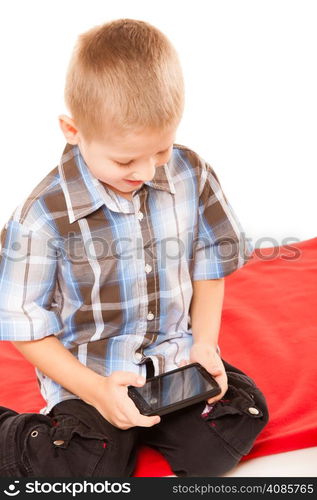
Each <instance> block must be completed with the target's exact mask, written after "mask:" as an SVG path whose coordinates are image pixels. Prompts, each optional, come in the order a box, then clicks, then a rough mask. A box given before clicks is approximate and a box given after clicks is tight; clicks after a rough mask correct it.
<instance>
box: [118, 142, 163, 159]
mask: <svg viewBox="0 0 317 500" xmlns="http://www.w3.org/2000/svg"><path fill="white" fill-rule="evenodd" d="M170 147H171V146H170V145H169V146H167V148H165V149H162V151H158V152H157V153H156V154H160V153H165V151H167V150H168V149H169V148H170ZM110 159H111V160H112V161H118V162H122V163H123V162H126V163H130V162H131V161H134V160H135V158H132V159H131V160H130V159H128V158H117V157H116V158H110Z"/></svg>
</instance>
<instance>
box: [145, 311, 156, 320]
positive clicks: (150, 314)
mask: <svg viewBox="0 0 317 500" xmlns="http://www.w3.org/2000/svg"><path fill="white" fill-rule="evenodd" d="M146 318H147V319H149V320H151V319H153V318H154V314H153V313H149V314H148V315H147V317H146Z"/></svg>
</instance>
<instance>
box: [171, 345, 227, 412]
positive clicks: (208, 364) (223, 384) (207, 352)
mask: <svg viewBox="0 0 317 500" xmlns="http://www.w3.org/2000/svg"><path fill="white" fill-rule="evenodd" d="M189 363H200V364H201V365H202V366H203V367H204V368H205V369H206V370H207V372H209V373H210V374H211V375H212V376H213V377H214V379H216V381H217V382H218V384H219V386H220V388H221V393H220V394H218V395H217V396H214V397H213V398H209V399H208V400H207V402H208V404H211V403H215V402H216V401H218V400H219V399H221V398H222V397H223V396H224V394H225V393H226V392H227V389H228V378H227V374H226V370H225V367H224V366H223V362H222V360H221V358H220V356H219V354H218V353H217V351H216V349H215V348H214V347H212V346H210V345H209V344H204V343H194V344H193V345H192V348H191V350H190V359H189V361H187V360H182V361H181V362H180V363H179V366H184V365H187V364H189Z"/></svg>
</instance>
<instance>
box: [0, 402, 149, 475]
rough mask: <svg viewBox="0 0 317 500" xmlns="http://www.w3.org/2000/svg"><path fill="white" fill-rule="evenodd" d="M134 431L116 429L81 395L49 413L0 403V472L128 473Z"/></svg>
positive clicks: (136, 431) (135, 435)
mask: <svg viewBox="0 0 317 500" xmlns="http://www.w3.org/2000/svg"><path fill="white" fill-rule="evenodd" d="M138 432H139V431H138V428H137V427H134V428H132V429H128V430H124V431H123V430H121V429H118V428H117V427H115V426H113V425H111V424H110V423H109V422H107V420H105V419H104V418H103V417H102V415H101V414H100V413H99V412H98V411H97V410H96V409H95V408H94V407H93V406H91V405H88V404H86V403H85V402H84V401H82V400H80V399H69V400H66V401H62V402H61V403H58V404H57V405H56V406H54V407H53V408H52V410H51V412H50V413H49V414H48V415H41V414H37V413H21V414H19V413H17V412H15V411H13V410H10V409H8V408H5V407H0V434H1V444H0V477H13V476H15V477H77V478H81V477H102V476H104V477H128V476H130V475H132V473H133V470H134V466H135V455H136V453H135V447H136V442H137V438H138Z"/></svg>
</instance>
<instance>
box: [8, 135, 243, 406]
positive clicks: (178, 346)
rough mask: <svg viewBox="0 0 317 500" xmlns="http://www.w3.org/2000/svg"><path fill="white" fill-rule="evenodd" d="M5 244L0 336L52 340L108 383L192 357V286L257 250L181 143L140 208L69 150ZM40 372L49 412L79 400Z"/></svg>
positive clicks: (209, 172) (11, 225)
mask: <svg viewBox="0 0 317 500" xmlns="http://www.w3.org/2000/svg"><path fill="white" fill-rule="evenodd" d="M1 246H2V249H1V256H0V280H1V281H0V339H1V340H9V341H19V340H20V341H23V340H28V341H29V340H36V339H41V338H43V337H45V336H48V335H55V336H56V337H57V338H58V339H59V340H60V341H61V342H62V343H63V345H64V346H65V347H66V348H67V349H68V350H69V351H70V352H71V353H72V354H73V355H74V356H76V358H78V360H79V361H80V362H81V363H83V364H84V365H86V366H88V367H89V368H91V369H92V370H94V371H96V372H97V373H99V374H101V375H105V376H107V375H109V374H111V373H112V372H113V371H114V370H126V371H132V372H136V373H138V374H140V375H143V376H145V375H146V366H145V361H146V360H147V359H148V358H151V359H152V361H153V364H154V369H155V374H156V375H157V374H159V373H163V372H166V371H169V370H172V369H174V368H177V364H178V362H179V361H180V360H181V359H188V358H189V350H190V347H191V345H192V331H191V322H190V315H189V307H190V303H191V298H192V291H193V287H192V282H193V281H194V280H207V279H217V278H222V277H224V276H227V275H228V274H230V273H232V272H234V271H235V270H236V269H238V268H239V267H241V266H243V265H244V264H245V263H246V262H247V260H248V258H249V257H250V255H251V250H252V249H251V247H250V246H249V244H248V243H247V241H246V238H245V235H244V233H243V230H242V227H241V225H240V223H239V220H238V219H237V217H236V215H235V213H234V211H233V209H232V207H231V206H230V204H229V202H228V200H227V199H226V196H225V195H224V193H223V191H222V188H221V186H220V184H219V180H218V178H217V176H216V174H215V172H214V170H213V168H212V167H211V166H210V165H209V164H208V163H206V162H205V161H204V160H203V159H202V158H201V157H200V156H199V155H198V154H197V153H195V152H194V151H192V150H191V149H189V148H187V147H185V146H181V145H178V144H174V146H173V152H172V155H171V157H170V159H169V161H168V163H166V164H165V165H162V166H160V167H157V168H156V172H155V177H154V178H153V180H152V181H151V182H145V183H144V184H143V185H142V186H141V187H140V188H139V189H137V190H135V191H134V192H133V196H132V199H131V200H128V199H126V198H124V197H122V196H120V195H119V194H117V193H115V192H114V191H112V190H111V189H110V188H109V187H108V186H106V185H104V184H103V183H101V182H100V181H99V180H98V179H97V178H96V177H94V175H93V174H92V173H91V171H90V170H89V167H88V166H87V164H86V163H85V160H84V158H83V156H82V154H81V152H80V150H79V148H78V146H76V145H75V146H74V145H70V144H66V147H65V149H64V151H63V154H62V158H61V162H60V164H59V165H58V166H57V167H55V168H54V169H53V170H52V171H51V172H49V173H48V174H47V175H46V176H45V178H44V179H43V180H42V181H41V182H40V183H39V184H38V185H37V186H36V187H35V188H34V190H33V191H32V193H31V194H30V195H29V196H28V197H27V199H26V200H25V201H24V202H23V203H21V204H20V205H19V206H18V207H17V208H16V209H15V210H14V212H13V214H12V215H11V217H10V219H9V220H8V222H7V223H6V224H5V226H4V227H3V229H2V232H1ZM57 362H58V360H57ZM36 375H37V378H38V382H39V385H40V388H41V393H42V396H43V397H44V399H45V400H46V401H47V406H46V407H45V408H42V409H41V410H40V412H41V413H43V414H47V413H48V412H49V411H50V409H51V408H52V407H53V406H54V405H55V404H57V403H59V402H60V401H62V400H65V399H69V398H76V397H77V396H76V395H74V394H72V393H70V392H69V391H68V390H66V389H65V388H64V387H62V386H60V385H59V384H58V383H56V382H55V381H53V380H51V379H50V378H48V377H47V376H45V375H44V374H43V373H42V372H41V371H40V370H39V369H38V368H36Z"/></svg>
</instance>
